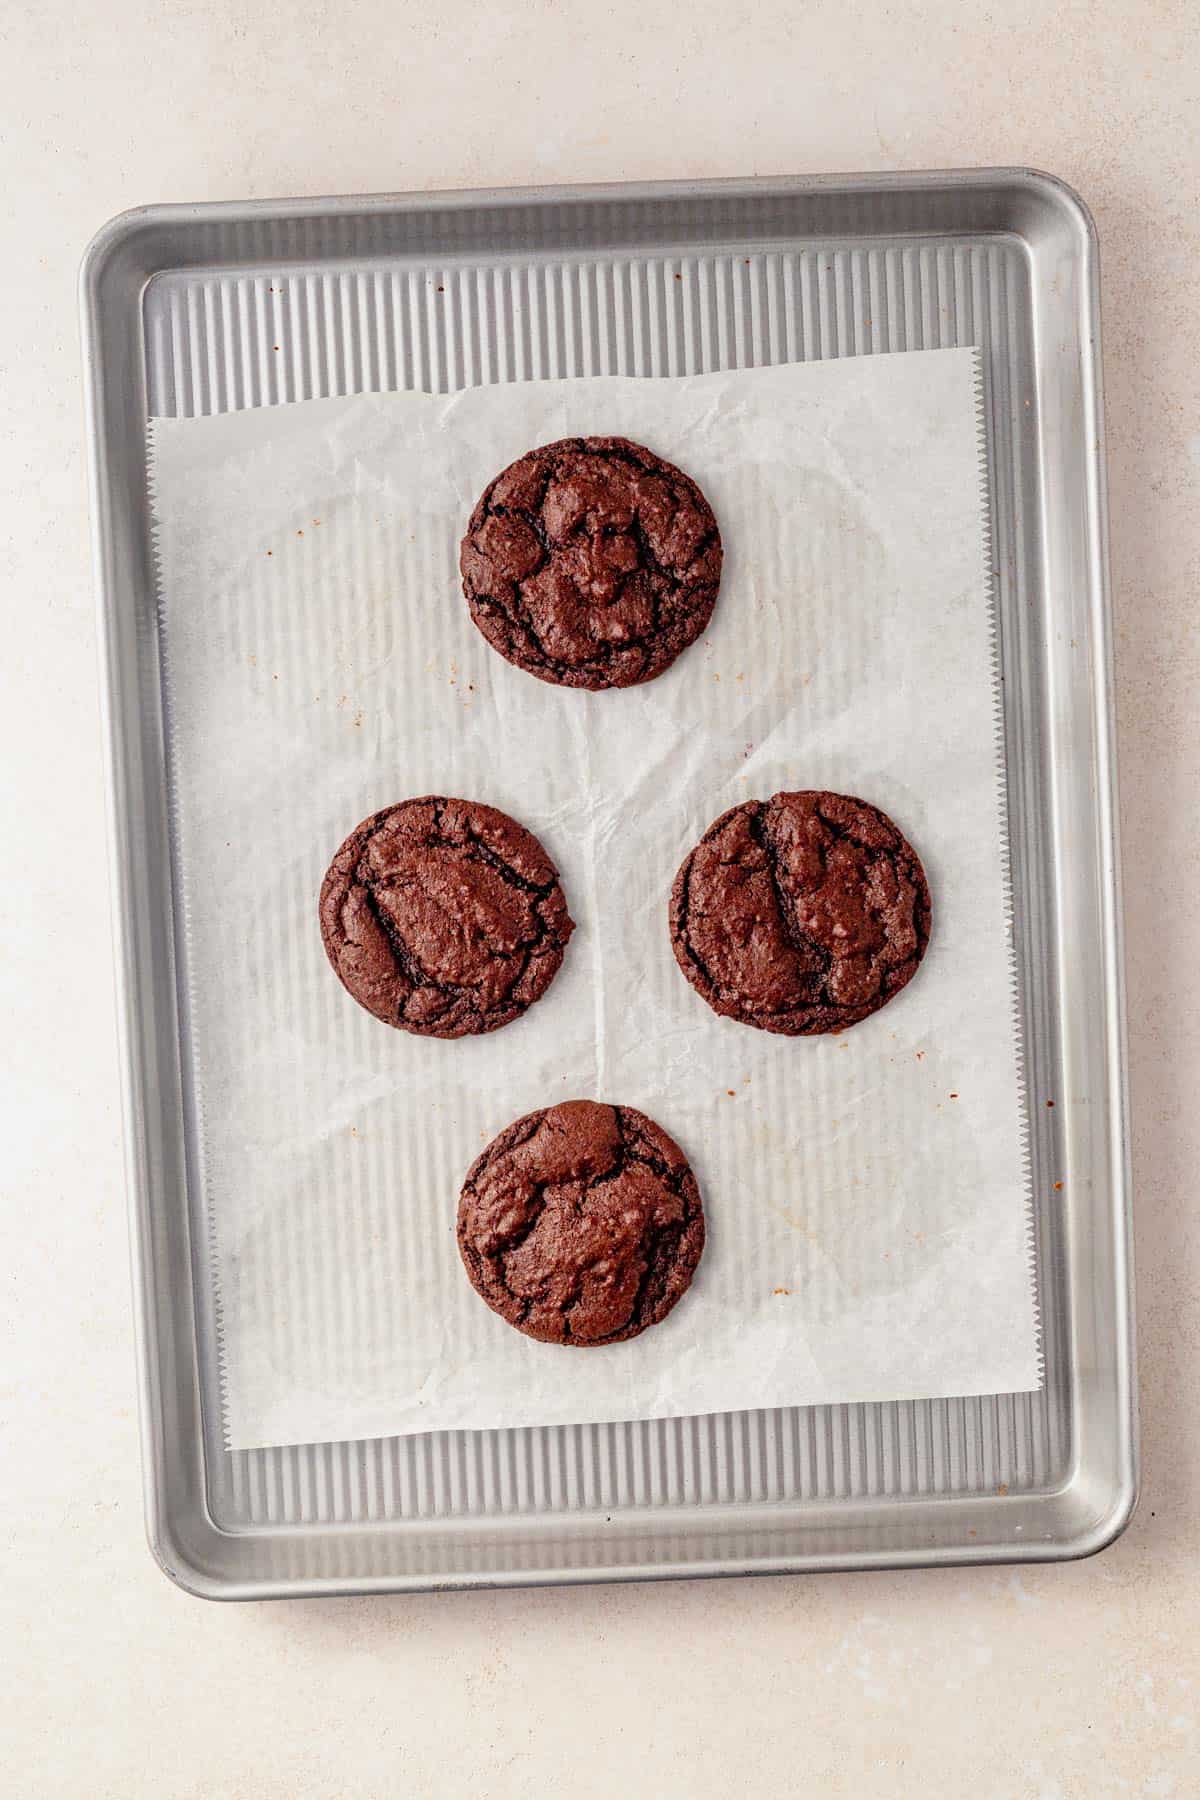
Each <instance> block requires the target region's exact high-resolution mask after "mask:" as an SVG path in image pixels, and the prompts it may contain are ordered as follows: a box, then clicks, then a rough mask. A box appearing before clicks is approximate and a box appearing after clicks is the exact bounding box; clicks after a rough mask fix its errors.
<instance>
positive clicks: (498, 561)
mask: <svg viewBox="0 0 1200 1800" xmlns="http://www.w3.org/2000/svg"><path fill="white" fill-rule="evenodd" d="M459 566H460V568H461V570H462V580H463V591H464V593H465V594H466V596H467V604H468V605H469V607H470V609H471V617H472V618H473V619H474V621H475V623H476V625H478V627H479V629H480V631H482V633H483V635H484V637H485V638H486V639H487V641H488V643H489V644H491V646H492V648H493V649H494V650H498V651H499V652H500V654H501V656H504V657H507V659H508V661H509V662H511V663H516V665H517V667H518V668H520V669H527V670H528V671H529V673H530V674H531V675H537V676H539V677H540V679H541V680H542V681H551V682H556V683H558V684H559V685H560V686H562V687H577V688H613V687H632V686H633V684H634V683H635V682H639V681H652V680H653V679H654V677H655V676H656V675H661V674H662V672H663V670H664V669H666V668H668V667H669V666H670V665H671V663H673V662H674V661H675V658H676V657H677V656H678V655H679V653H680V651H681V650H686V649H687V647H688V645H689V644H690V643H692V642H693V641H694V640H695V639H696V638H698V637H699V636H700V633H701V632H702V631H703V630H704V628H705V626H706V625H707V624H708V621H709V619H710V618H711V617H712V610H713V606H714V604H715V602H716V598H717V587H718V584H719V582H720V579H721V534H720V532H719V531H718V530H717V522H716V520H715V518H714V517H713V513H712V508H711V507H710V506H709V504H708V501H707V500H706V499H705V498H704V495H703V494H702V493H701V492H700V489H699V488H698V487H697V486H696V483H695V482H694V481H693V480H692V479H691V477H690V476H688V475H685V474H684V473H683V471H682V470H681V469H677V468H675V466H674V465H673V464H672V463H669V462H664V461H663V459H662V458H661V457H660V456H655V455H654V453H653V451H650V450H646V449H644V448H643V447H642V445H641V444H633V443H630V442H629V441H628V439H626V438H618V437H592V438H563V439H562V440H561V441H560V442H559V443H556V444H544V445H543V446H542V448H541V449H540V450H531V451H530V452H529V454H528V455H527V456H522V457H521V458H520V459H519V460H518V461H517V462H515V463H511V464H510V465H509V467H508V468H507V469H505V470H504V472H503V473H502V474H500V475H497V477H496V479H495V480H494V481H493V482H492V483H491V485H490V486H489V487H488V488H486V489H485V490H484V494H483V497H482V499H481V500H480V502H479V504H478V505H477V506H476V508H475V511H474V512H473V513H472V514H471V522H470V524H469V525H468V527H467V535H466V536H465V537H464V539H463V542H462V552H461V556H460V560H459Z"/></svg>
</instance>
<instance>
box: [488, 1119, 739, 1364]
mask: <svg viewBox="0 0 1200 1800" xmlns="http://www.w3.org/2000/svg"><path fill="white" fill-rule="evenodd" d="M458 1247H459V1250H460V1251H461V1253H462V1259H463V1262H464V1264H465V1265H466V1270H467V1274H468V1275H469V1276H470V1277H471V1282H472V1285H473V1286H474V1288H475V1290H476V1292H477V1293H479V1294H481V1295H482V1296H483V1298H484V1299H485V1300H486V1301H487V1303H488V1305H489V1306H490V1307H491V1308H492V1310H493V1312H498V1313H499V1314H500V1316H501V1318H502V1319H507V1320H508V1323H509V1324H510V1325H515V1326H516V1328H517V1330H518V1331H523V1332H524V1333H525V1334H526V1336H527V1337H532V1338H539V1339H540V1340H541V1341H542V1342H543V1343H547V1344H579V1345H581V1346H588V1345H593V1344H616V1343H619V1342H620V1341H621V1340H622V1339H623V1338H631V1337H637V1336H638V1334H639V1332H642V1331H645V1330H646V1328H647V1326H650V1325H657V1324H658V1322H659V1320H660V1319H665V1318H666V1316H667V1314H668V1313H669V1312H670V1310H671V1308H672V1307H673V1306H674V1305H675V1303H676V1301H677V1300H679V1299H680V1297H681V1296H682V1295H683V1294H684V1293H686V1291H687V1288H688V1286H689V1284H690V1282H691V1279H692V1276H693V1275H694V1274H695V1272H696V1265H697V1263H698V1262H699V1261H700V1253H701V1251H702V1250H703V1249H704V1208H703V1205H702V1204H701V1200H700V1190H699V1188H698V1187H697V1186H696V1178H695V1176H694V1175H693V1174H692V1171H691V1169H690V1168H689V1166H688V1163H687V1159H686V1158H685V1156H684V1154H683V1152H682V1150H680V1148H679V1146H678V1144H676V1143H675V1142H674V1141H673V1140H672V1139H671V1138H669V1137H668V1136H667V1134H666V1132H665V1131H664V1130H663V1129H662V1127H661V1126H660V1125H656V1124H655V1123H654V1121H653V1119H648V1118H647V1117H646V1115H645V1113H640V1112H636V1111H635V1110H634V1108H633V1107H632V1106H602V1105H599V1104H598V1103H597V1102H596V1101H594V1100H568V1101H565V1102H564V1103H563V1104H562V1105H560V1106H550V1107H547V1108H545V1109H544V1110H543V1111H541V1112H534V1113H529V1114H528V1116H527V1117H526V1118H524V1119H518V1120H517V1121H516V1123H515V1124H513V1125H510V1126H508V1128H507V1129H506V1130H505V1131H502V1132H501V1133H500V1135H499V1137H497V1138H493V1140H492V1142H491V1143H490V1144H489V1145H488V1147H487V1149H486V1150H485V1151H484V1152H483V1154H482V1156H480V1157H479V1158H478V1159H477V1160H476V1162H475V1163H474V1164H473V1165H472V1167H471V1170H470V1172H469V1174H468V1175H467V1179H466V1181H465V1182H464V1183H463V1189H462V1196H461V1198H460V1200H459V1203H458Z"/></svg>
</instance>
